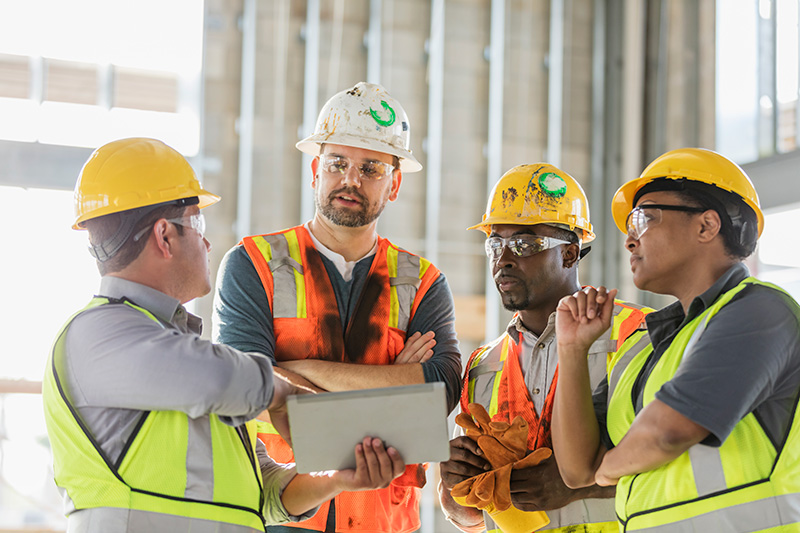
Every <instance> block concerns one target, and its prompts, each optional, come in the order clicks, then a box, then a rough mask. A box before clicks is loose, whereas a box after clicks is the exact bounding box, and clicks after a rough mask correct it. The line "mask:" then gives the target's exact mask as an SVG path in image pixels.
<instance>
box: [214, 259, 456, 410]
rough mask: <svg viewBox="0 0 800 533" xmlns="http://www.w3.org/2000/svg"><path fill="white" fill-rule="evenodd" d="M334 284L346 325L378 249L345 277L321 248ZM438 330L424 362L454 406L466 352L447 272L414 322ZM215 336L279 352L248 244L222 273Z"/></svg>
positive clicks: (429, 377)
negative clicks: (460, 340)
mask: <svg viewBox="0 0 800 533" xmlns="http://www.w3.org/2000/svg"><path fill="white" fill-rule="evenodd" d="M320 257H321V259H322V262H323V264H324V265H325V269H326V271H327V275H328V278H329V279H330V281H331V285H332V286H333V292H334V294H335V296H336V304H337V306H338V309H339V316H340V318H341V320H342V326H343V328H342V329H346V327H345V326H346V324H347V322H348V321H349V320H350V317H351V316H352V315H353V313H354V312H355V310H356V307H357V305H358V302H359V298H360V296H361V291H362V289H363V288H364V284H365V282H366V280H367V278H368V275H369V271H370V267H371V266H372V261H373V259H374V258H375V255H374V254H373V255H369V256H367V257H365V258H363V259H361V260H359V261H358V262H357V263H356V265H355V267H354V268H353V274H352V279H351V280H350V281H345V280H344V278H343V277H342V275H341V274H340V272H339V270H338V269H337V268H336V266H335V265H334V264H333V262H331V261H330V259H328V258H327V257H325V256H324V255H322V254H320ZM417 331H418V332H420V333H426V332H428V331H433V332H434V333H435V339H436V346H435V347H434V348H433V356H432V357H431V358H430V359H429V360H428V361H426V362H424V363H422V371H423V374H424V376H425V381H426V382H432V381H441V382H444V384H445V387H446V390H447V401H448V406H449V409H451V410H452V409H453V408H454V407H455V405H456V403H457V402H458V398H459V394H460V392H461V353H460V352H459V350H458V341H457V339H456V333H455V312H454V305H453V296H452V294H451V293H450V288H449V286H448V284H447V281H446V280H445V277H444V275H443V274H441V275H440V276H439V278H438V279H437V280H436V281H435V282H434V283H433V284H432V285H431V287H430V289H428V291H427V292H426V293H425V296H424V297H423V299H422V301H421V302H420V304H419V306H418V308H417V310H416V312H415V314H414V317H413V318H412V319H411V321H410V322H409V324H408V330H407V333H408V335H411V334H413V333H414V332H417ZM212 338H214V340H216V341H217V342H222V343H225V344H228V345H230V346H234V347H235V348H238V349H239V350H243V351H247V352H257V353H261V354H264V355H266V356H268V357H269V358H270V359H272V360H273V361H274V358H275V355H274V354H275V333H274V329H273V325H272V311H271V310H270V307H269V303H268V300H267V295H266V292H265V291H264V286H263V284H262V283H261V280H260V278H259V276H258V273H257V272H256V269H255V267H254V266H253V262H252V260H251V259H250V256H249V255H248V254H247V251H246V250H245V249H244V247H243V246H241V245H238V246H235V247H234V248H232V249H231V250H229V251H228V253H227V254H226V255H225V257H224V258H223V260H222V264H221V265H220V267H219V271H218V276H217V291H216V295H215V297H214V314H213V317H212Z"/></svg>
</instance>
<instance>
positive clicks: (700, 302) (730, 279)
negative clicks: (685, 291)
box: [645, 263, 750, 346]
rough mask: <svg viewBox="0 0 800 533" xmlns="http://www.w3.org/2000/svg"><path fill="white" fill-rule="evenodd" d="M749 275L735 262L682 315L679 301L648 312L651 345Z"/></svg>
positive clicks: (698, 313) (741, 265)
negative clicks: (671, 325) (671, 324)
mask: <svg viewBox="0 0 800 533" xmlns="http://www.w3.org/2000/svg"><path fill="white" fill-rule="evenodd" d="M749 275H750V271H749V270H748V268H747V266H745V264H744V263H736V264H735V265H733V266H732V267H730V268H729V269H728V270H727V271H726V272H725V273H724V274H723V275H722V276H720V278H719V279H717V281H715V282H714V284H713V285H711V287H709V288H708V290H706V291H705V292H704V293H703V294H701V295H699V296H697V297H695V298H694V300H692V303H691V304H689V312H688V314H686V315H684V313H683V306H682V305H681V302H679V301H678V302H674V303H671V304H670V305H668V306H666V307H664V308H663V309H661V310H659V311H656V312H654V313H650V314H648V315H647V316H646V317H645V321H646V322H647V329H648V331H649V332H650V337H651V339H652V340H653V345H654V346H655V345H656V344H658V339H661V338H662V336H666V335H668V334H669V333H670V332H671V331H674V330H676V329H680V328H681V327H683V325H684V324H686V323H688V322H690V321H692V320H694V319H695V318H696V317H697V316H698V315H700V314H701V313H702V312H703V311H705V310H706V309H708V308H709V307H710V306H711V305H712V304H713V303H714V302H715V301H717V298H719V297H720V296H721V295H722V294H724V293H726V292H728V291H729V290H731V289H732V288H734V287H736V286H737V285H738V284H739V283H741V282H742V280H744V279H745V278H746V277H748V276H749ZM670 323H673V324H675V325H676V326H677V327H676V328H672V327H669V324H670Z"/></svg>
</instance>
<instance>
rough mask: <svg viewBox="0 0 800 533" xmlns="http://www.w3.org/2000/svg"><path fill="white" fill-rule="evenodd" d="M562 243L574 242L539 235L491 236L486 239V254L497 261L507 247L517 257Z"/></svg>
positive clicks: (536, 252) (526, 255)
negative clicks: (506, 237)
mask: <svg viewBox="0 0 800 533" xmlns="http://www.w3.org/2000/svg"><path fill="white" fill-rule="evenodd" d="M560 244H572V243H570V242H569V241H565V240H562V239H556V238H555V237H542V236H539V235H515V236H513V237H509V238H508V239H504V238H502V237H489V238H488V239H486V255H487V256H488V257H489V259H491V260H492V261H497V260H498V259H500V256H501V255H503V248H506V247H507V248H508V249H509V250H511V253H512V254H514V255H515V256H517V257H528V256H530V255H533V254H538V253H539V252H543V251H545V250H549V249H550V248H555V247H556V246H558V245H560Z"/></svg>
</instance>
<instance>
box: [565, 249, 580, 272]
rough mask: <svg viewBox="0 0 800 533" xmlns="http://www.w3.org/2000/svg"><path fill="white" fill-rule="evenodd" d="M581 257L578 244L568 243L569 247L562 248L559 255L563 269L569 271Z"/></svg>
mask: <svg viewBox="0 0 800 533" xmlns="http://www.w3.org/2000/svg"><path fill="white" fill-rule="evenodd" d="M580 257H581V246H580V244H576V243H570V244H569V245H567V246H565V247H564V251H563V252H562V254H561V259H562V261H563V264H564V268H566V269H570V268H572V267H573V266H575V265H576V264H577V263H578V259H580Z"/></svg>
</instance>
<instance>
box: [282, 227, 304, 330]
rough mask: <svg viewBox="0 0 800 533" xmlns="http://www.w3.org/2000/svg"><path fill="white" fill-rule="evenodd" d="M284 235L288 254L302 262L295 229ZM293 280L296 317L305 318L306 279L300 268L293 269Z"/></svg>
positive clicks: (299, 262)
mask: <svg viewBox="0 0 800 533" xmlns="http://www.w3.org/2000/svg"><path fill="white" fill-rule="evenodd" d="M283 235H284V236H285V237H286V243H287V244H288V245H289V255H290V256H291V257H292V258H294V260H295V261H297V263H298V264H302V262H303V255H302V254H301V253H300V242H299V241H298V240H297V231H295V230H292V231H287V232H286V233H284V234H283ZM294 281H295V286H296V290H297V310H296V312H297V314H296V315H295V316H297V318H306V281H305V278H303V271H302V270H295V271H294Z"/></svg>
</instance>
